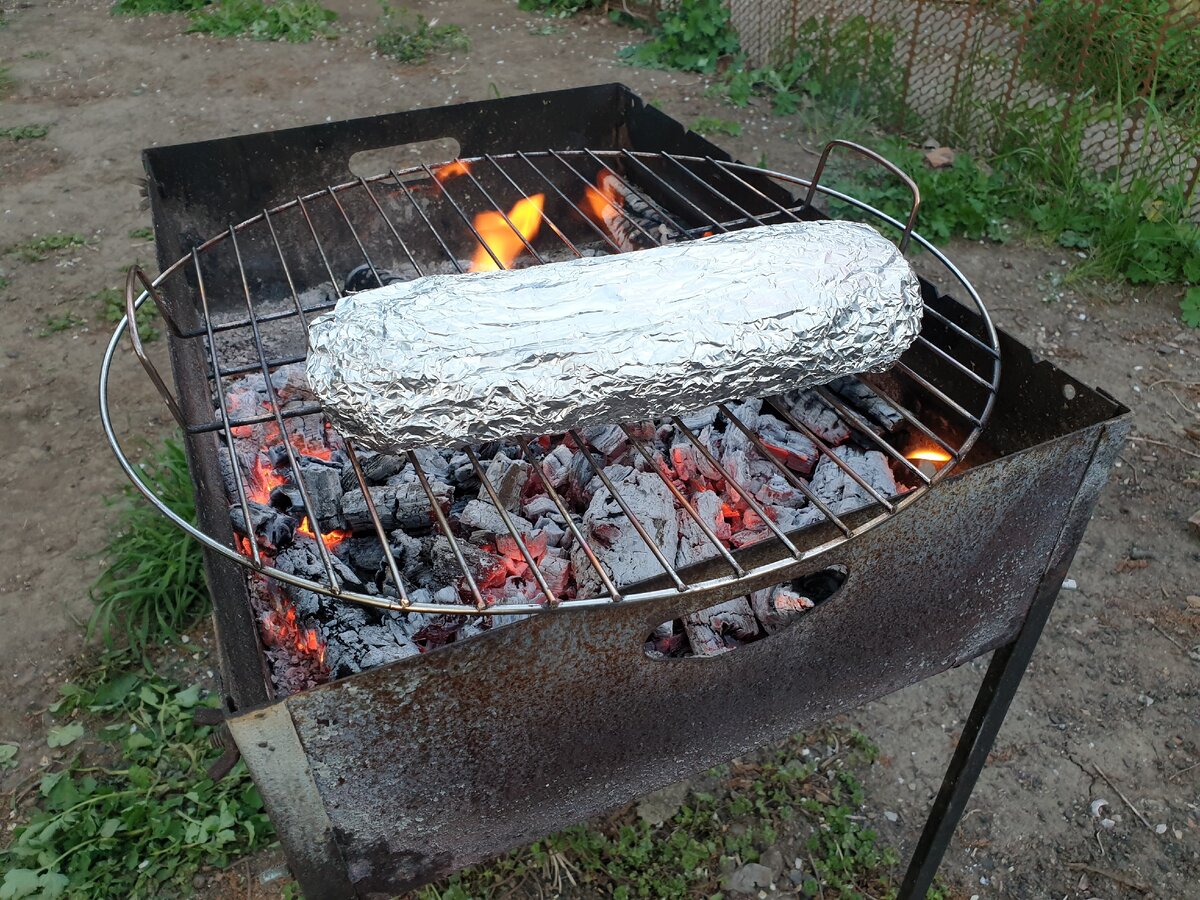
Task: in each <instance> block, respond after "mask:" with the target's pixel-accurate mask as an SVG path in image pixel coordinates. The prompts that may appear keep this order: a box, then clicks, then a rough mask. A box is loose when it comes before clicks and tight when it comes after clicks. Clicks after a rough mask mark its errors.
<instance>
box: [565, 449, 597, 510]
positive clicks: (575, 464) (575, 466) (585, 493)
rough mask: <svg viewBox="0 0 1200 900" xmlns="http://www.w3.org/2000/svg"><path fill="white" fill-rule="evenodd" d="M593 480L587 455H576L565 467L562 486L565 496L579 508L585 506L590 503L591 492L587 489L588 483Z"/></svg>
mask: <svg viewBox="0 0 1200 900" xmlns="http://www.w3.org/2000/svg"><path fill="white" fill-rule="evenodd" d="M593 478H594V476H593V475H592V467H591V464H590V463H588V456H587V454H586V453H582V452H580V453H576V454H575V455H574V456H572V457H571V463H570V465H569V466H567V477H566V481H565V484H564V487H565V490H566V493H567V496H568V497H569V498H570V499H571V500H573V501H575V502H576V503H578V504H579V505H580V506H587V504H588V503H590V502H591V498H592V494H593V491H591V490H589V488H588V483H589V482H591V481H592V480H593Z"/></svg>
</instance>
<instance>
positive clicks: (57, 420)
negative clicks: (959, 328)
mask: <svg viewBox="0 0 1200 900" xmlns="http://www.w3.org/2000/svg"><path fill="white" fill-rule="evenodd" d="M330 5H332V6H333V7H334V8H336V9H337V10H338V11H339V12H340V13H342V23H343V24H345V25H347V26H349V29H350V30H349V32H348V33H347V34H345V35H343V36H342V37H341V38H340V39H338V40H336V41H331V42H321V43H317V44H313V45H277V44H261V43H253V42H250V41H236V40H214V39H208V38H204V37H200V36H191V35H184V34H182V33H181V32H182V31H183V27H184V24H185V20H183V19H182V18H180V17H172V16H153V17H148V18H142V19H117V18H114V17H112V16H110V15H109V14H108V4H106V3H89V2H82V0H65V2H52V0H36V2H32V3H21V4H16V5H14V4H13V3H12V2H11V0H6V5H5V13H6V16H7V20H8V23H9V25H8V28H7V29H5V30H0V51H2V52H0V65H4V66H9V67H10V74H11V76H12V77H13V78H14V79H15V80H16V84H15V87H14V88H13V90H12V91H11V93H10V94H9V95H8V96H7V97H6V98H4V99H3V100H0V126H13V125H26V124H35V123H36V124H45V125H48V126H50V132H49V135H48V136H47V137H46V138H45V139H43V140H37V141H28V142H21V143H8V142H6V143H3V144H0V211H2V212H0V248H7V247H10V246H12V245H15V244H20V243H23V242H26V241H28V240H29V239H30V238H32V237H33V236H35V235H45V234H48V233H52V232H55V231H65V232H79V233H82V234H84V235H86V236H87V238H88V243H87V245H86V246H85V247H82V248H75V249H72V250H68V251H65V252H61V253H57V254H51V255H50V257H49V258H48V259H47V260H45V261H42V262H26V261H23V260H21V259H20V258H19V257H18V256H17V255H15V254H12V253H5V254H3V255H0V270H2V271H0V274H3V276H4V277H6V278H7V279H8V281H9V284H8V287H6V288H3V289H0V310H2V311H3V314H2V315H0V349H2V355H0V383H2V384H3V394H4V396H5V398H6V404H5V407H6V412H5V415H4V416H3V421H4V427H3V428H2V429H0V491H2V492H3V504H4V508H5V509H6V510H7V513H6V522H7V526H8V527H6V528H5V529H3V531H0V558H2V559H3V562H4V565H3V567H2V568H0V621H3V623H4V625H3V628H2V629H0V659H3V660H4V670H3V675H4V678H3V682H2V683H0V740H10V741H16V742H18V743H20V744H21V745H22V755H21V761H22V763H23V766H22V769H21V770H19V771H18V772H16V773H15V774H13V775H10V776H9V777H10V778H17V777H24V776H25V775H26V774H27V773H28V771H29V769H30V767H32V766H35V765H37V764H38V760H39V757H40V755H41V753H42V749H41V743H40V741H41V738H40V734H41V728H42V726H41V718H40V711H41V710H43V709H44V707H45V705H46V703H47V702H48V701H49V699H50V698H51V697H52V695H53V693H54V691H55V689H56V687H57V684H58V683H59V682H60V681H61V679H62V672H63V671H64V670H65V669H66V668H67V666H68V664H69V662H70V660H71V659H72V658H73V657H74V656H75V655H76V654H77V653H78V652H79V650H80V648H81V645H82V636H81V629H80V625H79V621H80V619H81V618H86V615H87V613H88V611H89V606H90V604H89V600H88V598H87V586H88V584H89V582H90V581H91V580H92V579H93V578H94V577H95V575H96V573H97V571H98V570H99V567H100V565H101V560H100V559H99V558H98V556H97V552H98V550H99V549H100V548H101V546H102V544H103V542H104V539H105V536H106V533H107V530H108V528H109V527H111V514H110V511H109V509H107V508H106V506H105V505H104V503H103V501H102V498H104V497H105V496H106V495H110V494H112V493H113V492H114V491H115V490H116V489H117V488H118V487H119V486H120V484H121V475H120V472H119V471H118V469H117V467H116V465H115V462H114V460H113V458H112V456H111V454H110V453H109V452H108V449H107V447H106V445H105V442H104V438H103V435H102V433H101V429H100V423H99V418H98V414H97V409H96V377H97V370H98V366H99V362H100V358H101V354H102V352H103V347H104V344H105V342H106V340H107V337H108V328H109V326H108V325H107V324H106V323H105V322H104V321H103V317H102V315H101V311H100V310H99V309H98V308H97V301H95V300H93V299H89V295H91V294H92V293H93V292H95V291H96V290H98V289H100V288H106V287H116V286H118V285H119V284H121V281H122V271H123V269H124V267H126V266H128V265H129V264H130V263H132V262H134V261H141V262H143V263H146V264H150V263H152V260H153V248H152V247H151V245H150V244H148V243H146V242H145V241H142V240H138V239H134V238H130V237H129V232H130V231H131V230H132V229H136V228H140V227H143V226H146V225H148V224H149V215H148V213H147V212H145V211H144V210H143V209H142V208H141V197H140V193H139V179H140V177H141V175H142V171H141V163H140V159H139V152H140V150H141V149H142V148H143V147H148V146H152V145H155V144H168V143H177V142H181V141H192V140H199V139H205V138H213V137H221V136H226V135H231V134H235V133H241V132H249V131H256V130H265V129H277V128H284V127H288V126H292V125H299V124H305V123H312V122H320V121H325V120H328V119H341V118H350V117H354V116H362V115H370V114H377V113H380V112H385V111H393V110H402V109H409V108H414V107H421V106H433V105H439V104H444V103H452V102H457V101H464V100H477V99H485V98H487V97H489V96H495V94H496V93H497V92H498V93H499V94H501V95H505V96H508V95H514V94H521V93H526V92H530V91H538V90H547V89H552V88H559V87H567V86H574V85H585V84H595V83H601V82H608V81H623V82H625V83H626V84H628V85H630V86H631V87H632V88H634V89H635V90H636V91H638V92H639V93H640V94H641V95H642V96H643V97H645V98H647V99H653V100H654V101H656V102H657V103H659V104H660V105H661V106H662V108H663V109H664V110H665V111H666V112H668V113H669V114H671V115H672V116H675V117H676V118H678V119H680V120H681V121H683V122H685V123H689V122H692V121H694V120H695V118H696V117H697V116H699V115H701V114H705V115H716V116H720V117H722V118H725V119H737V120H738V121H740V122H741V123H742V125H743V132H742V135H741V136H740V137H738V138H718V139H717V140H718V142H719V143H722V144H724V145H725V146H726V147H727V148H728V149H730V150H731V151H732V152H733V153H734V154H735V155H737V156H739V157H740V158H742V159H745V160H747V161H751V162H757V161H759V160H760V159H762V158H763V157H764V155H765V158H766V160H767V162H768V163H769V164H770V165H771V167H773V168H778V169H783V170H789V171H793V172H795V173H797V174H802V175H804V174H808V173H809V172H811V169H812V166H813V163H814V162H815V155H814V154H813V152H812V146H813V144H814V143H816V142H819V141H820V140H822V139H824V138H825V137H832V136H833V135H832V134H816V135H813V134H810V133H808V132H806V131H803V130H802V128H801V125H800V124H799V120H796V119H777V118H773V117H771V116H769V115H768V114H767V113H766V112H765V111H758V110H754V109H751V110H748V111H737V110H732V109H730V108H728V107H724V106H722V105H721V104H720V103H719V102H718V101H716V100H713V99H711V98H705V97H704V83H703V81H702V80H701V79H700V78H699V77H697V76H692V75H685V74H678V73H668V72H653V71H647V70H641V69H634V68H630V67H627V66H624V65H621V64H620V63H618V62H617V61H616V60H615V52H616V50H617V49H618V48H619V47H620V46H622V45H623V44H625V43H628V42H629V41H630V40H631V33H630V32H628V31H626V30H624V29H620V28H618V27H616V26H613V25H610V24H608V23H607V22H604V21H599V20H595V19H580V20H574V21H571V22H569V23H566V25H565V27H563V28H562V29H561V30H551V29H547V28H546V27H545V26H547V25H548V24H551V25H552V24H554V23H547V21H546V20H542V19H537V18H535V17H532V16H529V15H526V14H524V13H520V12H518V11H517V10H516V9H515V3H513V2H508V0H461V2H453V3H452V2H443V3H436V2H420V3H412V4H410V5H411V6H413V7H414V8H417V9H419V10H421V11H423V12H425V13H426V14H427V15H430V16H438V17H440V18H442V19H443V20H445V21H452V22H457V23H460V24H461V25H463V26H464V27H465V29H466V30H467V32H468V34H469V35H470V37H471V40H472V44H473V46H472V49H471V51H470V52H469V53H467V54H459V55H458V56H455V57H453V58H440V59H435V60H434V61H432V62H430V63H428V64H427V65H424V66H418V67H411V66H401V65H398V64H394V63H391V62H388V61H385V60H381V59H376V58H374V57H373V56H372V54H371V52H370V50H369V48H368V46H367V43H366V42H367V38H368V37H369V33H370V29H371V27H372V26H373V23H374V21H375V17H376V15H377V10H378V7H377V5H376V4H375V3H374V2H366V0H341V2H333V3H331V4H330ZM546 31H551V33H544V32H546ZM950 252H951V256H952V257H953V258H954V259H955V260H956V262H958V263H959V265H960V266H961V267H962V268H963V270H964V271H965V272H966V274H967V275H968V276H969V277H971V278H972V279H973V280H974V281H975V284H976V285H977V287H978V288H979V289H980V292H981V293H982V295H983V297H984V300H985V302H986V303H987V304H988V305H989V307H990V308H991V310H992V311H993V313H994V315H995V318H996V319H997V321H998V323H999V324H1000V325H1001V326H1003V327H1004V328H1006V329H1009V330H1010V331H1012V332H1013V333H1014V334H1015V335H1016V336H1017V337H1019V338H1020V339H1022V340H1024V341H1025V342H1027V343H1029V344H1030V345H1032V346H1033V347H1034V348H1035V349H1037V350H1038V351H1039V352H1041V353H1042V354H1044V355H1045V357H1046V358H1048V359H1050V360H1051V361H1053V362H1054V363H1056V364H1059V365H1062V366H1064V367H1065V368H1067V369H1068V370H1069V371H1070V372H1072V373H1073V374H1075V375H1076V376H1078V377H1080V378H1081V379H1082V380H1083V381H1085V382H1087V383H1089V384H1094V385H1100V386H1103V387H1104V388H1105V389H1107V390H1108V391H1109V392H1111V393H1112V394H1113V395H1114V396H1116V397H1117V398H1118V399H1119V400H1121V401H1122V402H1124V403H1126V404H1128V405H1129V406H1131V407H1132V408H1133V409H1134V414H1135V421H1136V431H1135V435H1136V440H1135V441H1134V442H1133V443H1131V444H1130V445H1129V446H1128V447H1127V448H1126V449H1125V452H1124V453H1123V455H1122V458H1121V465H1120V468H1119V469H1118V470H1117V471H1116V473H1115V478H1114V481H1113V482H1112V484H1110V486H1109V487H1108V489H1107V490H1106V492H1105V494H1104V496H1103V498H1102V499H1101V502H1100V507H1099V510H1098V511H1097V514H1096V517H1095V519H1094V521H1093V522H1092V524H1091V526H1090V528H1089V530H1088V532H1087V535H1086V537H1085V538H1084V542H1083V546H1082V548H1081V550H1080V552H1079V555H1078V557H1077V558H1076V560H1075V563H1074V565H1073V566H1072V569H1071V573H1070V577H1071V578H1072V579H1074V581H1075V583H1076V584H1077V588H1076V589H1075V590H1069V591H1064V592H1063V594H1062V596H1061V597H1060V599H1059V603H1058V606H1057V608H1056V610H1055V612H1054V614H1053V616H1052V618H1051V620H1050V624H1049V626H1048V627H1047V630H1046V633H1045V636H1044V637H1043V639H1042V642H1041V645H1040V646H1039V648H1038V652H1037V654H1036V656H1035V658H1034V660H1033V663H1032V665H1031V667H1030V670H1029V673H1028V675H1027V677H1026V680H1025V683H1024V685H1023V686H1022V688H1021V691H1020V693H1019V694H1018V696H1017V699H1016V701H1015V703H1014V706H1013V709H1012V712H1011V713H1010V715H1009V718H1008V721H1007V722H1006V723H1005V726H1004V728H1003V730H1002V732H1001V734H1000V737H999V741H998V745H997V748H996V752H995V753H994V755H993V758H992V761H991V763H990V765H989V766H988V768H987V770H986V771H985V772H984V774H983V777H982V780H981V783H980V785H979V788H978V790H977V791H976V793H975V795H974V797H973V799H972V802H971V804H970V807H969V810H968V812H967V814H966V819H965V822H964V824H963V826H962V828H961V829H960V831H959V833H958V835H957V837H956V839H955V841H954V843H953V845H952V846H951V849H950V851H949V854H948V856H947V861H946V865H945V867H944V870H943V871H944V875H945V878H946V880H947V882H948V883H949V884H950V885H951V886H953V887H954V888H955V891H956V893H961V894H962V895H963V896H964V897H970V896H973V895H978V896H979V897H981V898H982V897H989V896H1015V897H1049V896H1053V897H1079V898H1087V897H1102V898H1113V897H1121V896H1138V895H1140V894H1141V893H1142V892H1141V890H1140V888H1139V886H1140V887H1144V888H1146V889H1147V890H1148V891H1150V892H1151V893H1153V895H1154V896H1159V897H1187V896H1198V895H1200V887H1198V885H1200V809H1198V807H1200V767H1198V764H1200V690H1198V687H1197V686H1198V684H1200V677H1198V676H1200V599H1193V600H1191V601H1189V597H1192V598H1194V597H1195V595H1200V577H1198V573H1200V567H1197V559H1198V558H1200V539H1198V535H1197V532H1196V531H1195V529H1190V528H1189V525H1188V522H1187V520H1188V517H1189V516H1191V515H1192V514H1193V513H1195V512H1196V511H1197V510H1198V509H1200V443H1198V442H1197V440H1196V437H1195V435H1196V434H1197V431H1196V429H1197V428H1200V421H1197V420H1198V419H1200V361H1198V355H1197V354H1198V351H1200V332H1197V331H1188V330H1187V329H1185V328H1184V327H1183V326H1182V325H1181V324H1180V322H1179V319H1178V317H1177V312H1176V309H1177V302H1178V296H1177V294H1176V293H1173V292H1172V291H1169V290H1165V289H1161V290H1134V289H1128V288H1096V287H1087V286H1069V285H1064V282H1063V278H1064V276H1065V274H1066V273H1067V271H1068V267H1069V264H1070V262H1071V261H1072V260H1071V257H1070V255H1069V252H1068V251H1062V250H1058V249H1054V250H1046V249H1041V248H1037V247H1031V246H1026V245H1022V244H1019V243H1013V244H1008V245H1003V246H995V245H989V246H984V245H976V244H966V243H959V244H956V245H953V246H952V247H951V248H950ZM68 314H70V315H72V316H74V317H76V318H77V319H78V320H80V321H82V322H83V323H84V324H80V325H74V326H70V327H66V328H64V329H63V330H60V331H52V330H51V329H50V328H49V327H48V325H49V321H50V320H51V319H55V320H59V321H61V320H62V318H63V317H64V316H66V315H68ZM43 334H44V336H43ZM115 377H116V383H115V386H114V390H115V392H116V393H117V394H118V395H120V396H121V397H122V398H123V399H122V403H121V412H120V414H119V416H118V425H119V427H121V428H122V429H124V430H125V433H127V434H130V435H142V436H144V438H145V439H146V441H147V442H153V441H155V440H157V439H158V438H159V437H160V436H162V435H165V434H167V433H168V432H169V421H168V416H167V414H166V411H165V409H164V408H163V406H162V404H161V402H159V401H158V399H157V397H156V395H155V394H154V392H153V390H152V388H151V387H150V385H149V383H148V382H147V380H146V379H145V378H144V377H143V376H142V375H141V374H140V371H139V370H136V369H135V367H134V366H133V365H132V364H131V363H129V362H128V361H124V362H122V364H121V365H120V366H119V367H118V371H117V372H116V375H115ZM983 668H984V661H977V662H976V663H974V664H972V665H968V666H964V667H962V668H961V669H959V670H956V671H954V672H950V673H947V674H945V675H943V676H940V677H937V678H934V679H932V680H930V681H927V682H925V683H923V684H921V685H918V686H916V687H914V688H911V689H908V690H905V691H902V692H900V693H898V694H895V695H893V696H891V697H888V698H886V699H885V700H883V701H880V702H877V703H872V704H869V705H868V706H867V707H865V708H864V709H862V710H860V711H858V712H857V713H856V714H854V715H853V716H851V717H850V721H851V723H852V724H854V725H855V726H856V727H858V728H860V729H861V730H862V731H864V732H865V733H866V734H867V735H868V736H870V737H871V738H872V739H873V740H874V741H875V742H876V743H877V744H878V745H879V746H880V747H881V749H882V752H883V754H884V757H885V764H884V765H880V766H876V767H874V768H873V770H872V772H873V774H872V776H871V781H870V782H869V783H868V790H867V796H868V798H869V810H868V814H869V815H870V816H872V817H874V818H875V819H877V820H878V824H879V828H880V830H881V832H882V834H883V837H884V839H885V840H886V841H887V842H888V843H891V844H893V845H895V846H897V847H898V848H900V851H901V853H902V855H903V853H904V852H905V851H906V850H908V849H910V848H911V847H912V845H913V843H914V841H915V838H916V835H917V833H918V831H919V829H920V826H921V823H922V821H923V816H924V814H925V811H926V809H927V806H928V803H929V802H930V800H931V798H932V796H933V793H934V791H935V790H936V788H937V785H938V783H939V781H940V777H941V772H942V768H943V766H944V765H945V762H946V760H947V759H948V756H949V754H950V752H951V749H952V747H953V745H954V741H955V739H956V737H957V735H958V732H959V730H960V728H961V723H962V721H963V719H964V718H965V715H966V713H967V711H968V709H969V707H970V703H971V699H972V697H973V696H974V691H975V688H976V686H977V684H978V682H979V679H980V677H981V675H982V672H983ZM1097 766H1098V767H1099V768H1100V769H1101V770H1103V772H1104V773H1105V774H1106V775H1107V776H1108V777H1109V779H1111V782H1112V784H1111V785H1110V784H1108V783H1105V781H1103V780H1102V779H1101V778H1099V777H1098V776H1097V775H1096V774H1095V770H1096V767H1097ZM1122 795H1123V796H1122ZM1097 799H1104V800H1107V801H1108V803H1109V807H1108V808H1107V809H1106V810H1105V812H1104V814H1105V815H1107V816H1109V817H1111V818H1112V819H1114V820H1116V819H1118V817H1119V821H1118V822H1117V824H1116V825H1115V826H1114V827H1113V828H1112V829H1111V830H1109V829H1105V828H1103V827H1101V826H1100V825H1099V824H1098V820H1097V819H1094V818H1093V817H1092V815H1091V813H1090V811H1089V805H1090V804H1091V803H1092V801H1094V800H1097ZM1130 804H1132V805H1133V806H1135V807H1137V810H1138V811H1139V812H1140V814H1141V816H1143V817H1144V818H1145V820H1146V822H1148V823H1149V827H1147V825H1145V824H1143V823H1142V822H1141V821H1139V816H1138V815H1136V814H1135V813H1134V812H1133V811H1131V809H1130ZM1081 864H1082V865H1085V866H1090V867H1092V871H1090V872H1089V871H1087V870H1084V869H1081V868H1079V865H1081ZM1101 872H1107V873H1108V874H1107V875H1106V874H1101Z"/></svg>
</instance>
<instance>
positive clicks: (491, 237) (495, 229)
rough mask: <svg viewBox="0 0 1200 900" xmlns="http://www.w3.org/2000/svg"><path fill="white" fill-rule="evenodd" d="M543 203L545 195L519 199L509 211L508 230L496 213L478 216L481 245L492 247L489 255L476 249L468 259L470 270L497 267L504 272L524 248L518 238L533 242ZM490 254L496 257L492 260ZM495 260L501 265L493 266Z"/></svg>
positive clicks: (506, 224)
mask: <svg viewBox="0 0 1200 900" xmlns="http://www.w3.org/2000/svg"><path fill="white" fill-rule="evenodd" d="M545 202H546V197H545V195H544V194H534V195H533V196H532V197H529V198H527V199H524V200H518V201H517V202H516V204H515V205H514V206H513V208H512V209H510V210H509V211H508V219H509V221H510V222H512V226H511V227H509V224H508V222H505V221H504V216H502V215H500V213H498V212H493V211H491V210H489V211H487V212H481V213H480V214H479V215H477V216H476V217H475V230H476V231H478V232H479V236H480V237H481V238H482V239H483V242H484V244H486V245H487V247H490V248H491V251H492V253H488V251H487V248H485V247H480V248H479V249H478V250H476V251H475V256H474V258H473V259H472V260H471V269H470V271H472V272H491V271H494V270H496V269H500V268H505V269H507V268H508V267H509V266H510V265H512V262H513V260H514V259H516V258H517V257H518V256H520V255H521V251H522V250H524V249H525V244H524V243H523V242H522V240H521V238H524V239H525V240H526V241H531V240H533V238H534V237H535V236H536V235H537V233H538V230H539V229H540V228H541V227H542V208H543V206H544V205H545ZM514 229H515V230H514ZM492 254H495V256H496V259H492ZM497 259H498V260H499V261H500V265H496V260H497Z"/></svg>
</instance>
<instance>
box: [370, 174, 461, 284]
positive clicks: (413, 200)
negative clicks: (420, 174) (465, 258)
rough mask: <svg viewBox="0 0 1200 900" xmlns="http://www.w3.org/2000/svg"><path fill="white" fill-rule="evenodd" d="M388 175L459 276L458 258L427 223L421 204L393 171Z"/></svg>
mask: <svg viewBox="0 0 1200 900" xmlns="http://www.w3.org/2000/svg"><path fill="white" fill-rule="evenodd" d="M425 170H426V171H429V169H428V167H426V169H425ZM388 175H390V176H391V177H392V179H393V180H395V182H396V186H397V187H398V188H399V190H400V193H402V194H403V195H404V196H405V197H407V198H408V202H409V203H411V204H412V208H413V209H415V210H416V211H417V215H418V216H420V217H421V221H423V222H424V223H425V227H426V228H428V229H429V233H430V234H432V235H433V236H434V238H436V239H437V242H438V244H440V245H441V248H442V252H444V253H445V254H446V259H448V260H450V264H451V265H453V266H454V270H455V271H456V272H459V273H460V274H461V273H462V272H463V271H465V270H464V269H463V267H462V263H460V262H459V261H458V257H457V256H456V255H455V254H454V251H453V250H451V249H450V247H449V246H447V244H446V241H445V239H444V238H443V237H442V234H441V232H440V231H438V230H437V229H436V228H434V227H433V223H432V222H430V221H429V216H428V215H426V214H425V210H423V209H421V204H420V203H418V202H417V198H416V197H415V196H413V192H412V189H411V188H409V187H408V186H407V185H406V184H405V183H404V182H403V181H401V180H400V176H399V175H397V174H396V173H395V172H394V171H391V170H389V171H388Z"/></svg>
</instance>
